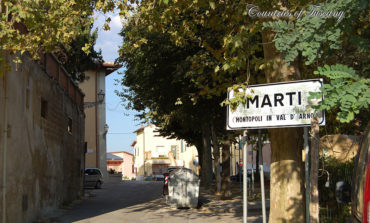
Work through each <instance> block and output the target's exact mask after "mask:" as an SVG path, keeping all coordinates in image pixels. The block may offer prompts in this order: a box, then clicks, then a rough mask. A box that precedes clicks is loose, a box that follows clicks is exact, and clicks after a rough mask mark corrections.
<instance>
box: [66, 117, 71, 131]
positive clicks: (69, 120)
mask: <svg viewBox="0 0 370 223" xmlns="http://www.w3.org/2000/svg"><path fill="white" fill-rule="evenodd" d="M67 131H68V132H69V133H70V134H72V119H71V118H69V117H68V126H67Z"/></svg>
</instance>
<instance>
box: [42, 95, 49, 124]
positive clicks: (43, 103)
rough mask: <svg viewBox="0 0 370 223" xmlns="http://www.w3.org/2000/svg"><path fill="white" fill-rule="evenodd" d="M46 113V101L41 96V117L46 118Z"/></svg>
mask: <svg viewBox="0 0 370 223" xmlns="http://www.w3.org/2000/svg"><path fill="white" fill-rule="evenodd" d="M47 115H48V101H46V100H45V99H43V98H41V117H43V118H45V119H46V118H47Z"/></svg>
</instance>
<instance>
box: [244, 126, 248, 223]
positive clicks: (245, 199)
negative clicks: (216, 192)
mask: <svg viewBox="0 0 370 223" xmlns="http://www.w3.org/2000/svg"><path fill="white" fill-rule="evenodd" d="M243 139H244V149H243V223H247V221H248V220H247V219H248V200H247V192H248V191H247V186H248V185H247V184H248V182H247V177H248V174H247V164H248V160H247V159H248V155H247V148H248V143H247V131H244V138H243Z"/></svg>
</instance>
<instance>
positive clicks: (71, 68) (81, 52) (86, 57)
mask: <svg viewBox="0 0 370 223" xmlns="http://www.w3.org/2000/svg"><path fill="white" fill-rule="evenodd" d="M90 32H91V29H90V28H85V30H84V32H83V33H82V34H81V35H79V36H78V37H77V38H76V39H74V40H73V41H72V42H71V43H70V47H69V50H65V51H66V53H65V55H63V54H62V53H58V55H59V60H60V61H63V62H64V67H65V68H66V70H67V71H68V73H69V74H71V75H72V78H73V79H74V80H77V81H79V82H82V81H84V79H85V73H84V72H85V71H87V70H88V69H91V68H94V67H96V65H97V64H100V63H101V62H102V61H103V57H102V55H101V51H99V52H97V51H95V49H94V45H95V42H96V39H97V37H98V34H97V29H96V30H94V31H93V32H91V33H90ZM86 46H87V47H86ZM84 47H85V49H84ZM86 51H87V52H89V53H86ZM64 56H65V57H66V58H65V60H66V61H64V60H63V59H62V58H61V57H64Z"/></svg>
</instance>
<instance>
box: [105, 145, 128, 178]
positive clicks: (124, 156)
mask: <svg viewBox="0 0 370 223" xmlns="http://www.w3.org/2000/svg"><path fill="white" fill-rule="evenodd" d="M111 169H112V170H114V171H115V172H117V173H122V178H123V179H132V178H134V177H135V172H134V154H132V153H129V152H126V151H119V152H110V153H107V170H108V171H110V170H111Z"/></svg>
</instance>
